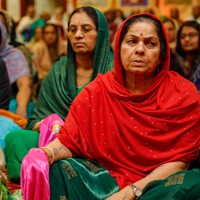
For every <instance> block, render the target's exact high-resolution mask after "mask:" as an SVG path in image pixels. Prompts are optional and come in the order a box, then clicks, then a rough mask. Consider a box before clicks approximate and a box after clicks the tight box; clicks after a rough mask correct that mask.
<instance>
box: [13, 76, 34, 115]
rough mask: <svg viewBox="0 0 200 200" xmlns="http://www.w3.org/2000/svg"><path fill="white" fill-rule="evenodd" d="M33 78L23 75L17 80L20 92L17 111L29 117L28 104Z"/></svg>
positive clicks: (17, 97)
mask: <svg viewBox="0 0 200 200" xmlns="http://www.w3.org/2000/svg"><path fill="white" fill-rule="evenodd" d="M30 84H31V80H30V77H29V76H22V77H20V78H19V79H18V80H17V87H18V93H17V96H16V100H17V111H16V114H18V115H20V116H21V117H24V118H27V113H26V109H27V105H28V102H29V100H30V97H31V87H30Z"/></svg>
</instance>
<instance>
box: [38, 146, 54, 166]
mask: <svg viewBox="0 0 200 200" xmlns="http://www.w3.org/2000/svg"><path fill="white" fill-rule="evenodd" d="M39 149H41V150H43V151H44V153H45V155H46V157H47V158H48V156H47V151H46V149H47V150H49V151H50V152H51V155H52V159H51V162H49V164H50V165H51V164H52V163H53V162H54V158H55V156H54V153H53V151H52V150H51V149H50V148H49V147H40V148H39Z"/></svg>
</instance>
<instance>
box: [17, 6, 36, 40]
mask: <svg viewBox="0 0 200 200" xmlns="http://www.w3.org/2000/svg"><path fill="white" fill-rule="evenodd" d="M35 19H36V15H35V6H34V4H29V5H28V6H27V10H26V15H25V16H23V17H22V18H21V19H20V21H19V24H18V26H17V32H18V33H19V35H20V36H21V38H22V40H23V41H27V40H28V38H27V35H26V30H27V28H28V27H29V26H30V25H31V24H32V23H33V22H34V21H35Z"/></svg>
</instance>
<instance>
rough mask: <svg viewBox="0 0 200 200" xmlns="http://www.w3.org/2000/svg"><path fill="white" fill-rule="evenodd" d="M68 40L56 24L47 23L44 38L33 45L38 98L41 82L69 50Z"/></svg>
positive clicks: (35, 92) (35, 88)
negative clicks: (62, 35)
mask: <svg viewBox="0 0 200 200" xmlns="http://www.w3.org/2000/svg"><path fill="white" fill-rule="evenodd" d="M66 51H67V42H66V41H64V40H63V39H62V37H61V34H60V29H59V27H58V26H57V25H56V24H50V23H47V24H46V25H45V27H44V28H43V29H42V39H40V40H39V41H37V42H36V43H35V45H34V47H33V54H34V59H33V63H34V66H35V69H36V74H37V79H36V83H35V85H34V90H35V91H34V97H35V98H36V99H37V95H38V92H39V88H40V84H41V82H42V80H43V79H44V78H45V76H46V75H47V73H48V72H49V70H50V68H51V66H52V64H53V63H54V62H55V61H56V60H57V59H58V58H59V57H60V56H61V55H64V54H66V53H67V52H66Z"/></svg>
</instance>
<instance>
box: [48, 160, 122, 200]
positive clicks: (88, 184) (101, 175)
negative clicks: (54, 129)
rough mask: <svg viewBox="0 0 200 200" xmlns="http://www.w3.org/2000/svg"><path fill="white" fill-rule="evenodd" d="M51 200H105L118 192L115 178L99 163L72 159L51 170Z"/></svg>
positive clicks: (53, 166)
mask: <svg viewBox="0 0 200 200" xmlns="http://www.w3.org/2000/svg"><path fill="white" fill-rule="evenodd" d="M49 180H50V188H51V200H58V199H63V200H75V199H79V200H85V199H87V200H105V198H107V197H108V196H110V195H111V194H113V193H114V192H117V191H118V190H119V187H118V185H117V182H116V180H115V179H114V178H112V177H111V176H110V174H109V172H108V171H107V170H105V169H104V168H103V167H102V166H101V165H99V164H98V163H97V162H94V161H91V160H84V159H79V158H73V159H72V158H70V159H66V160H62V161H60V162H58V163H55V164H53V165H52V166H51V168H50V175H49Z"/></svg>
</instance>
